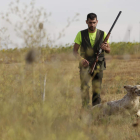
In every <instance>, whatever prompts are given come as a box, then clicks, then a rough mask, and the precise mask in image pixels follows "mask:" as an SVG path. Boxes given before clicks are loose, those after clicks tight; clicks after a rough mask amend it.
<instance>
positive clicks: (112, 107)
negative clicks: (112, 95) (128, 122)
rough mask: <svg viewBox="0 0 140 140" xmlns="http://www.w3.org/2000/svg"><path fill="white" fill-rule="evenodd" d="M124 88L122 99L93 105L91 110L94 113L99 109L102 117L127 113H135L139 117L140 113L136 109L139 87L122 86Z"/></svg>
mask: <svg viewBox="0 0 140 140" xmlns="http://www.w3.org/2000/svg"><path fill="white" fill-rule="evenodd" d="M124 88H125V89H126V91H127V94H126V95H125V96H124V97H123V98H122V99H120V100H116V101H110V102H107V103H104V104H98V105H95V106H94V107H92V109H91V110H92V111H93V112H94V110H96V109H99V111H100V113H102V115H112V114H115V113H120V112H123V113H124V112H125V113H126V112H127V113H128V114H131V113H137V116H140V111H139V109H138V108H139V96H140V85H135V86H130V85H128V86H124ZM100 109H101V110H100Z"/></svg>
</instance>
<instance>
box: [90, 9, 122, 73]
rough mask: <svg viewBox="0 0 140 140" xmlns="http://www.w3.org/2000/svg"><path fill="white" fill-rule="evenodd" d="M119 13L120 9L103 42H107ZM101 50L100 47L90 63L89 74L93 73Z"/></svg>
mask: <svg viewBox="0 0 140 140" xmlns="http://www.w3.org/2000/svg"><path fill="white" fill-rule="evenodd" d="M121 13H122V11H120V12H119V14H118V15H117V17H116V19H115V21H114V23H113V25H112V27H111V28H110V30H109V32H108V34H107V36H106V37H105V39H104V41H103V43H105V42H107V40H108V39H109V36H110V34H111V31H112V29H113V27H114V25H115V24H116V22H117V20H118V18H119V16H120V14H121ZM101 52H102V49H101V48H100V49H99V51H98V52H97V56H96V60H95V61H94V63H93V64H92V66H91V70H90V71H89V74H90V75H93V72H94V69H95V66H96V63H97V62H98V58H99V55H100V54H101Z"/></svg>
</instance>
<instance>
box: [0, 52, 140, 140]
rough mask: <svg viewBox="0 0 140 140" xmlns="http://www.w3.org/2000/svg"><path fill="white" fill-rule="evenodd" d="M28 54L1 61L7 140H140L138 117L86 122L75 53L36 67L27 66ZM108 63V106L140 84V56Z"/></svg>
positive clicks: (0, 134) (0, 127)
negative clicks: (128, 88) (126, 86)
mask: <svg viewBox="0 0 140 140" xmlns="http://www.w3.org/2000/svg"><path fill="white" fill-rule="evenodd" d="M25 54H26V53H24V52H20V51H19V52H17V53H15V54H14V53H9V54H6V53H2V55H1V56H3V58H1V59H0V75H1V76H0V139H1V140H22V139H23V140H25V139H26V140H38V139H40V140H94V139H95V140H109V139H111V140H118V139H120V140H134V139H139V137H140V128H139V124H138V125H137V126H136V127H134V126H133V124H134V123H136V117H135V115H133V116H122V115H117V116H114V115H112V116H109V117H106V118H102V119H99V120H97V119H96V120H94V118H93V120H92V121H91V122H89V123H86V122H84V121H82V120H80V118H79V116H80V110H81V93H80V79H79V69H78V61H76V60H75V58H74V56H73V54H72V53H58V54H57V53H56V54H55V55H51V56H46V54H45V53H44V56H43V57H42V59H41V61H37V62H35V63H32V64H26V62H25V60H24V58H25ZM6 56H8V57H6ZM6 58H7V59H6ZM106 58H107V69H106V70H105V71H104V77H103V84H102V93H101V98H102V102H107V101H111V100H116V99H120V98H122V97H123V96H124V95H125V94H126V91H125V90H124V88H123V86H124V85H136V84H140V76H139V71H140V57H139V55H119V56H117V55H116V56H115V55H113V56H111V55H107V56H106ZM45 77H46V84H45V86H44V83H45V82H44V81H45ZM44 89H45V101H44V102H43V101H42V94H43V92H44ZM90 96H91V91H90ZM90 104H91V101H90ZM85 117H86V116H85ZM87 119H88V118H87Z"/></svg>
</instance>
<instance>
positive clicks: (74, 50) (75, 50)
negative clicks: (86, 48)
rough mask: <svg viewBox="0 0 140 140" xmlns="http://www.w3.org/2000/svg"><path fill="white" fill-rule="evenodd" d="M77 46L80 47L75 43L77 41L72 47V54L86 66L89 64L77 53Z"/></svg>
mask: <svg viewBox="0 0 140 140" xmlns="http://www.w3.org/2000/svg"><path fill="white" fill-rule="evenodd" d="M79 47H80V45H79V44H77V43H75V44H74V47H73V54H74V56H75V57H76V58H77V60H78V61H79V62H81V64H82V65H83V66H84V67H87V66H88V65H89V62H88V61H87V60H86V59H84V58H82V57H81V56H80V55H79V53H78V49H79Z"/></svg>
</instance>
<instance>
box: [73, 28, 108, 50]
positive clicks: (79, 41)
mask: <svg viewBox="0 0 140 140" xmlns="http://www.w3.org/2000/svg"><path fill="white" fill-rule="evenodd" d="M96 32H97V29H96V31H95V32H94V33H89V32H88V33H89V38H90V43H91V46H92V47H93V46H94V43H95V38H96ZM106 35H107V34H106V32H104V39H105V37H106ZM74 42H75V43H77V44H79V45H81V43H82V37H81V31H80V32H78V34H77V36H76V38H75V40H74ZM107 43H109V39H108V41H107Z"/></svg>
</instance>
